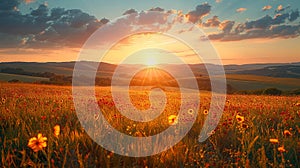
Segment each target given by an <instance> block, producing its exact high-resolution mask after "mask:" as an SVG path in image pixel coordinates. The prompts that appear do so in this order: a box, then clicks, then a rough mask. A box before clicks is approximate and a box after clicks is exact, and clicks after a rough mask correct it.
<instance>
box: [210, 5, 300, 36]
mask: <svg viewBox="0 0 300 168" xmlns="http://www.w3.org/2000/svg"><path fill="white" fill-rule="evenodd" d="M298 18H299V12H298V10H296V11H292V12H291V13H283V14H276V15H275V16H274V17H271V16H269V15H266V16H264V17H262V18H259V19H257V20H254V21H247V22H245V23H239V24H237V25H236V26H235V27H234V22H233V21H223V22H222V23H220V25H219V29H220V30H222V32H220V33H213V34H210V35H209V36H208V37H209V39H211V40H220V41H237V40H245V39H254V38H294V37H298V36H299V35H300V24H292V25H290V24H289V22H293V21H295V20H297V19H298Z"/></svg>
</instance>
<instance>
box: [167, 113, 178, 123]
mask: <svg viewBox="0 0 300 168" xmlns="http://www.w3.org/2000/svg"><path fill="white" fill-rule="evenodd" d="M168 120H169V124H170V125H175V124H177V123H178V118H177V116H176V115H170V116H169V117H168Z"/></svg>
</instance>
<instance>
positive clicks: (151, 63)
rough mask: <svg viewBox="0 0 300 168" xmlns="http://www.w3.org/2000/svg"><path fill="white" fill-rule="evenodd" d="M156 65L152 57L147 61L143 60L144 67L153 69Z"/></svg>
mask: <svg viewBox="0 0 300 168" xmlns="http://www.w3.org/2000/svg"><path fill="white" fill-rule="evenodd" d="M156 64H157V61H156V59H155V58H153V57H148V58H147V60H145V65H147V66H148V67H155V65H156Z"/></svg>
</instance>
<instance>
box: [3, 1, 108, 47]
mask: <svg viewBox="0 0 300 168" xmlns="http://www.w3.org/2000/svg"><path fill="white" fill-rule="evenodd" d="M19 4H20V1H17V0H1V1H0V25H1V26H0V38H1V39H5V41H10V42H9V44H10V45H13V43H15V47H17V46H19V45H20V44H22V46H23V47H29V48H35V47H37V46H38V47H41V46H45V47H47V46H48V47H53V46H56V45H57V46H61V47H63V46H80V45H82V44H83V42H84V41H85V40H86V39H87V38H88V37H89V36H90V35H91V34H92V33H93V32H94V31H95V30H97V29H98V28H99V27H101V26H102V25H104V24H106V23H107V22H108V20H107V19H105V18H104V19H101V20H98V19H97V18H96V17H94V16H91V15H89V14H87V13H85V12H82V11H81V10H79V9H70V10H65V9H64V8H53V9H51V10H49V8H48V6H47V5H46V4H41V5H39V6H38V8H36V9H33V10H32V11H31V12H30V14H22V13H20V12H19V11H17V10H15V9H16V8H17V5H19ZM8 37H11V39H12V40H7V39H8ZM20 39H21V42H20ZM1 45H2V46H4V45H3V44H1ZM5 46H7V45H5Z"/></svg>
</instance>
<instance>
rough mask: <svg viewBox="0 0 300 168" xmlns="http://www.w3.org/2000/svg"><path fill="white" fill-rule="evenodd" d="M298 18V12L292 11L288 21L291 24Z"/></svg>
mask: <svg viewBox="0 0 300 168" xmlns="http://www.w3.org/2000/svg"><path fill="white" fill-rule="evenodd" d="M298 18H299V11H298V9H297V10H296V11H292V13H291V14H290V18H289V21H291V22H293V21H295V20H296V19H298Z"/></svg>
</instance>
